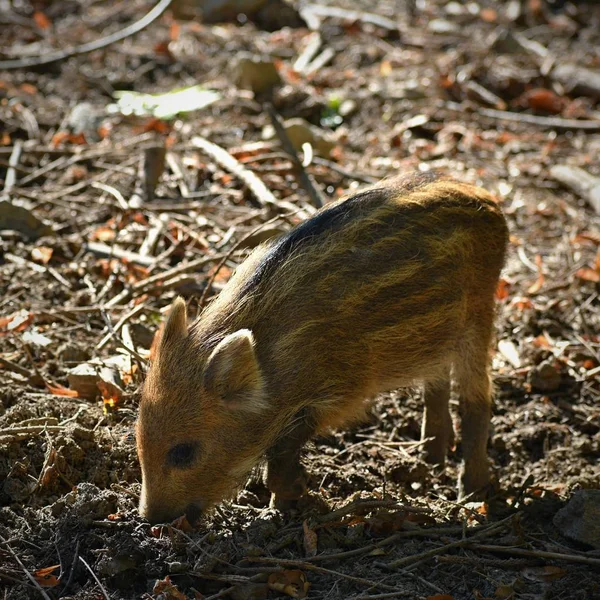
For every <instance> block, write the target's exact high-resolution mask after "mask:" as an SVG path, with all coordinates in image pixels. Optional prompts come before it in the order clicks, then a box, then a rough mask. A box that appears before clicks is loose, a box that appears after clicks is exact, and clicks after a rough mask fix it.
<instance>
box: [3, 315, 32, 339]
mask: <svg viewBox="0 0 600 600" xmlns="http://www.w3.org/2000/svg"><path fill="white" fill-rule="evenodd" d="M31 323H33V313H31V312H29V311H26V310H20V311H18V312H16V313H13V314H12V315H9V316H8V317H0V336H1V335H6V334H7V333H13V332H18V331H24V330H25V329H27V328H28V327H29V325H31Z"/></svg>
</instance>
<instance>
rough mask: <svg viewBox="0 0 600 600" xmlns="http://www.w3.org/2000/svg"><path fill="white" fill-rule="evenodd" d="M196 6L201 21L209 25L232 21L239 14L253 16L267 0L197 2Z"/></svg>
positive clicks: (207, 0) (201, 0)
mask: <svg viewBox="0 0 600 600" xmlns="http://www.w3.org/2000/svg"><path fill="white" fill-rule="evenodd" d="M188 3H189V2H188ZM196 4H197V5H198V6H199V7H200V11H201V13H202V20H203V21H205V22H206V23H211V22H215V21H234V20H236V19H237V16H238V15H240V14H243V15H246V16H251V15H254V14H255V13H256V12H257V11H258V10H260V9H261V8H262V7H263V6H264V5H265V4H267V0H197V1H196Z"/></svg>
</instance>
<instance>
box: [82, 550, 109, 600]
mask: <svg viewBox="0 0 600 600" xmlns="http://www.w3.org/2000/svg"><path fill="white" fill-rule="evenodd" d="M79 560H80V561H81V562H82V563H83V564H84V565H85V567H86V569H87V570H88V571H89V572H90V573H91V574H92V577H93V578H94V580H95V581H96V583H97V584H98V587H99V588H100V591H101V592H102V595H103V596H104V597H105V598H106V600H110V598H109V597H108V594H107V593H106V590H105V589H104V586H103V585H102V584H101V583H100V580H99V579H98V577H96V573H94V571H92V567H90V565H88V564H87V562H85V560H84V558H83V556H80V557H79Z"/></svg>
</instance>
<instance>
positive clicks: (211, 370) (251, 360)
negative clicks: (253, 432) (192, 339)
mask: <svg viewBox="0 0 600 600" xmlns="http://www.w3.org/2000/svg"><path fill="white" fill-rule="evenodd" d="M204 389H205V390H206V391H207V392H208V393H211V394H214V395H216V396H217V397H219V398H221V400H223V402H225V403H226V404H227V405H229V406H230V407H231V408H239V409H241V410H248V411H251V412H260V411H262V410H263V409H264V408H265V407H266V403H265V400H264V398H263V396H262V392H263V382H262V376H261V373H260V367H259V365H258V360H257V359H256V354H255V352H254V336H253V335H252V332H251V331H250V330H248V329H240V330H239V331H236V332H235V333H231V334H229V335H228V336H227V337H225V338H224V339H223V340H221V341H220V342H219V344H218V345H217V347H216V348H215V349H214V350H213V351H212V353H211V355H210V357H209V358H208V361H207V363H206V370H205V371H204Z"/></svg>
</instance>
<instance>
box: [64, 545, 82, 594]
mask: <svg viewBox="0 0 600 600" xmlns="http://www.w3.org/2000/svg"><path fill="white" fill-rule="evenodd" d="M80 543H81V540H80V539H79V538H77V545H76V546H75V555H74V556H73V562H72V563H71V572H70V573H69V579H67V583H65V586H64V587H63V589H62V590H61V593H60V595H59V598H60V597H61V596H63V595H64V594H65V592H66V591H67V590H68V589H69V587H70V585H71V581H72V580H73V575H74V574H75V567H76V566H77V559H78V558H79V544H80Z"/></svg>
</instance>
